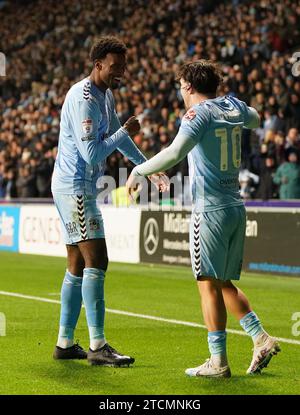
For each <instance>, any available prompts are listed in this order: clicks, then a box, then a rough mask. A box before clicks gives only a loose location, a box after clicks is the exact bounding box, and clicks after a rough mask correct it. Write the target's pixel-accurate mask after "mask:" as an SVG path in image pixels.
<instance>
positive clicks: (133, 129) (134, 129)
mask: <svg viewBox="0 0 300 415" xmlns="http://www.w3.org/2000/svg"><path fill="white" fill-rule="evenodd" d="M123 128H125V130H127V132H128V134H129V135H130V137H131V138H132V137H133V136H134V135H135V134H137V133H138V132H139V131H140V129H141V125H140V122H139V120H138V119H137V118H136V117H135V116H133V117H130V118H128V120H127V121H126V122H125V124H124V125H123Z"/></svg>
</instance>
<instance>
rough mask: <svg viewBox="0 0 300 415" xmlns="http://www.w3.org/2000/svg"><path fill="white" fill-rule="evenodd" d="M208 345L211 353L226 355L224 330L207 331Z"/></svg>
mask: <svg viewBox="0 0 300 415" xmlns="http://www.w3.org/2000/svg"><path fill="white" fill-rule="evenodd" d="M207 340H208V347H209V351H210V354H211V355H226V331H225V330H219V331H209V332H208V338H207Z"/></svg>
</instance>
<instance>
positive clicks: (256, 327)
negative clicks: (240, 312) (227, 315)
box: [240, 311, 265, 339]
mask: <svg viewBox="0 0 300 415" xmlns="http://www.w3.org/2000/svg"><path fill="white" fill-rule="evenodd" d="M240 325H241V326H242V327H243V329H244V330H245V332H246V333H247V334H249V336H251V337H252V338H253V339H255V338H256V337H257V336H258V335H259V334H261V333H264V332H265V331H264V329H263V328H262V325H261V323H260V320H259V318H258V317H257V315H256V314H255V313H254V312H253V311H250V312H249V313H248V314H246V315H245V316H244V317H243V318H242V319H241V320H240Z"/></svg>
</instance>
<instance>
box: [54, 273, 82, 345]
mask: <svg viewBox="0 0 300 415" xmlns="http://www.w3.org/2000/svg"><path fill="white" fill-rule="evenodd" d="M81 287H82V278H81V277H76V276H75V275H73V274H71V273H70V272H69V271H68V270H67V271H66V274H65V278H64V281H63V284H62V287H61V312H60V327H59V336H58V343H57V344H58V346H61V347H69V346H72V344H73V339H74V330H75V327H76V324H77V321H78V318H79V314H80V310H81V303H82V292H81Z"/></svg>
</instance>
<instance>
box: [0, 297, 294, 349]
mask: <svg viewBox="0 0 300 415" xmlns="http://www.w3.org/2000/svg"><path fill="white" fill-rule="evenodd" d="M0 295H6V296H8V297H17V298H23V299H26V300H34V301H41V302H44V303H52V304H60V301H59V300H52V299H51V298H44V297H35V296H32V295H25V294H19V293H11V292H8V291H0ZM105 311H106V312H107V313H112V314H119V315H123V316H128V317H136V318H144V319H147V320H154V321H161V322H163V323H169V324H178V325H181V326H189V327H196V328H200V329H205V330H206V326H204V325H203V324H198V323H192V322H190V321H182V320H173V319H169V318H163V317H156V316H149V315H147V314H139V313H132V312H130V311H122V310H114V309H112V308H106V309H105ZM226 331H227V332H228V333H232V334H238V335H239V336H247V334H246V333H245V332H244V331H241V330H234V329H226ZM276 338H277V340H278V341H280V342H282V343H288V344H297V345H298V346H300V340H293V339H286V338H284V337H276Z"/></svg>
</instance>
